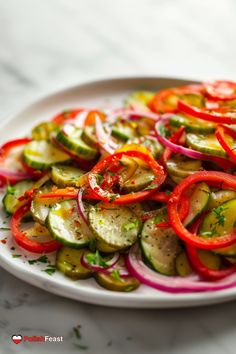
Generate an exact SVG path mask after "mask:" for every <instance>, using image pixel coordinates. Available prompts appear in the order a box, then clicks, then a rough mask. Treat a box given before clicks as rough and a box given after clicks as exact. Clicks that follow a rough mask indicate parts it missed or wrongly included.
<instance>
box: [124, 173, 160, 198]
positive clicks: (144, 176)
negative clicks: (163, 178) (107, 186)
mask: <svg viewBox="0 0 236 354" xmlns="http://www.w3.org/2000/svg"><path fill="white" fill-rule="evenodd" d="M154 178H155V175H154V173H153V172H152V171H151V170H149V169H148V170H146V169H144V168H142V167H138V168H137V170H136V172H135V173H134V175H133V176H132V177H131V178H130V179H128V180H127V181H126V182H125V183H124V184H123V186H122V191H124V192H126V193H131V192H137V191H140V190H142V189H144V188H146V187H148V186H149V184H150V183H151V182H152V181H153V180H154Z"/></svg>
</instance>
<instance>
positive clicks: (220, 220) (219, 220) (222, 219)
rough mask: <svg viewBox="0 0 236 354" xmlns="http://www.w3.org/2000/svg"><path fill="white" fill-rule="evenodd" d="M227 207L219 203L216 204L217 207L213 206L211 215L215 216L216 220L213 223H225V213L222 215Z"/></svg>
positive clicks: (220, 224)
mask: <svg viewBox="0 0 236 354" xmlns="http://www.w3.org/2000/svg"><path fill="white" fill-rule="evenodd" d="M227 209H228V208H227V207H225V206H223V205H220V206H218V207H217V208H214V209H213V210H212V213H213V215H214V216H215V218H216V220H217V221H216V222H215V225H219V226H224V225H225V215H224V212H225V211H226V210H227Z"/></svg>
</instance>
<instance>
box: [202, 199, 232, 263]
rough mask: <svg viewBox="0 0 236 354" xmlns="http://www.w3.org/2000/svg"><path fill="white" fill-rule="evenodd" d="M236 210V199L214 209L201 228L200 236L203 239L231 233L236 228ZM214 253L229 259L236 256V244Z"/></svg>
mask: <svg viewBox="0 0 236 354" xmlns="http://www.w3.org/2000/svg"><path fill="white" fill-rule="evenodd" d="M235 210H236V199H232V200H229V201H227V202H225V203H223V204H221V205H220V206H218V207H217V208H214V209H212V210H211V212H210V213H209V214H208V215H207V216H206V217H205V218H204V220H203V222H202V224H201V226H200V235H201V236H202V237H217V236H220V235H226V234H229V233H231V232H232V230H233V229H235V227H236V214H235ZM214 253H216V254H220V255H222V256H229V257H232V256H236V244H233V245H232V246H229V247H224V248H220V249H217V250H214Z"/></svg>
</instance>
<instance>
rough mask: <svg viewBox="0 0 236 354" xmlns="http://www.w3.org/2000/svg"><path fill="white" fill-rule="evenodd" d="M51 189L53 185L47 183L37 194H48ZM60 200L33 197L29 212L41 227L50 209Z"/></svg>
mask: <svg viewBox="0 0 236 354" xmlns="http://www.w3.org/2000/svg"><path fill="white" fill-rule="evenodd" d="M52 187H53V184H52V183H51V182H48V183H46V184H45V185H44V186H43V187H41V188H40V189H39V190H38V194H41V193H48V192H50V191H51V190H52ZM61 200H62V198H50V199H43V198H39V197H37V196H35V197H34V198H33V200H32V202H31V207H30V211H31V213H32V216H33V219H34V220H35V221H37V222H38V223H40V224H41V225H44V224H45V221H46V218H47V216H48V213H49V209H50V207H51V206H52V205H54V204H56V203H58V202H60V201H61Z"/></svg>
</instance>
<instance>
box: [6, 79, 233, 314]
mask: <svg viewBox="0 0 236 354" xmlns="http://www.w3.org/2000/svg"><path fill="white" fill-rule="evenodd" d="M185 83H189V81H186V80H178V79H169V78H168V79H167V78H125V79H110V80H104V81H96V82H92V83H87V84H82V85H78V86H75V87H72V88H69V89H66V90H64V91H61V92H59V93H56V94H53V95H50V96H48V97H46V98H43V99H41V100H39V101H38V102H36V103H34V104H32V105H30V106H29V107H28V108H26V109H25V110H24V111H22V112H20V113H19V114H17V116H15V117H13V118H11V119H9V120H8V121H5V122H3V123H2V124H1V125H0V129H1V132H3V133H2V134H1V137H0V144H2V143H3V142H4V141H7V140H10V139H14V138H17V137H21V136H25V135H26V134H28V132H29V131H30V129H31V127H33V126H34V125H35V124H37V123H38V122H41V121H44V120H47V119H50V118H51V117H52V116H53V115H54V114H56V113H58V112H59V111H61V110H65V109H69V108H72V107H80V106H85V107H96V106H112V107H119V106H120V105H121V104H122V101H123V99H124V98H125V96H127V94H128V93H129V92H132V91H134V90H139V89H147V90H158V89H161V88H165V87H171V86H178V85H182V84H185ZM6 220H7V222H8V219H6V217H5V216H4V213H3V212H2V213H1V215H0V222H1V223H2V226H3V227H6V226H7V224H6ZM7 235H8V236H9V237H8V241H7V244H6V245H4V244H3V243H0V264H1V266H2V267H3V268H5V269H6V270H7V271H9V272H10V273H12V274H14V275H15V276H16V277H18V278H20V279H22V280H24V281H26V282H28V283H30V284H32V285H35V286H37V287H39V288H42V289H44V290H47V291H49V292H52V293H55V294H58V295H62V296H65V297H68V298H72V299H75V300H80V301H84V302H88V303H93V304H98V305H105V306H117V307H136V308H170V307H187V306H199V305H206V304H213V303H219V302H224V301H229V300H231V299H234V298H236V288H232V289H228V290H222V291H215V292H203V293H193V294H168V293H165V292H160V291H157V290H154V289H151V288H149V287H146V286H140V288H139V289H137V290H136V291H134V292H131V293H118V292H111V291H107V290H105V289H103V288H101V287H99V286H98V285H97V284H96V283H95V281H94V280H93V279H89V280H82V281H71V280H70V279H68V278H66V277H64V276H63V275H62V274H60V273H59V272H56V273H54V274H53V275H52V276H50V275H48V274H47V273H46V272H44V271H43V270H44V269H45V268H46V265H45V264H33V265H30V264H29V263H28V260H29V259H33V258H38V256H32V254H30V253H28V252H25V251H23V250H22V249H20V248H19V247H18V246H17V245H15V244H13V241H12V240H11V236H10V233H9V232H3V231H1V232H0V239H4V238H5V237H6V236H7ZM12 246H14V247H15V250H12V249H11V248H12ZM14 254H23V256H22V257H20V258H14V257H13V256H12V255H14ZM49 258H50V259H51V261H52V262H53V260H54V255H50V257H49Z"/></svg>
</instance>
